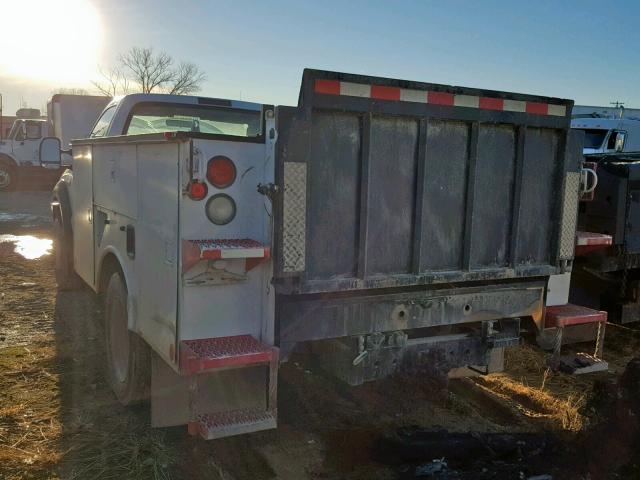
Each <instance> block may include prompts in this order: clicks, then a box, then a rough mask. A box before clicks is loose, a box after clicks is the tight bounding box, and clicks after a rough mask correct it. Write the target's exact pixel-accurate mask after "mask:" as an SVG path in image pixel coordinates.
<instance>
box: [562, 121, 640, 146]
mask: <svg viewBox="0 0 640 480" xmlns="http://www.w3.org/2000/svg"><path fill="white" fill-rule="evenodd" d="M571 128H574V129H577V130H583V131H584V132H585V143H584V154H585V155H591V154H606V153H619V152H637V151H640V118H637V117H622V118H612V117H601V116H593V117H588V116H579V117H574V118H573V119H572V120H571Z"/></svg>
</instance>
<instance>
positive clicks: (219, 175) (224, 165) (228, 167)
mask: <svg viewBox="0 0 640 480" xmlns="http://www.w3.org/2000/svg"><path fill="white" fill-rule="evenodd" d="M207 180H209V183H211V185H213V186H214V187H217V188H227V187H228V186H230V185H231V184H232V183H233V182H235V180H236V166H235V165H234V164H233V162H232V161H231V159H229V158H227V157H225V156H222V155H218V156H217V157H213V158H212V159H211V160H209V163H208V164H207Z"/></svg>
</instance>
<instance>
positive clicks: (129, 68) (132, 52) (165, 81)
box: [92, 47, 206, 96]
mask: <svg viewBox="0 0 640 480" xmlns="http://www.w3.org/2000/svg"><path fill="white" fill-rule="evenodd" d="M100 75H101V76H102V80H100V81H94V82H92V83H93V85H94V87H96V89H98V91H99V92H101V93H103V94H105V95H110V96H115V95H117V94H122V93H129V92H130V91H136V92H142V93H152V92H158V91H160V92H166V93H170V94H174V95H188V94H190V93H194V92H197V91H198V90H200V85H201V84H202V82H204V80H205V79H206V76H205V74H204V72H202V71H201V70H200V68H199V67H198V66H197V65H196V64H195V63H191V62H180V63H179V64H177V65H176V64H175V62H174V60H173V58H172V57H171V56H170V55H169V54H167V53H165V52H157V53H156V52H155V51H154V50H153V49H152V48H140V47H132V48H131V49H129V51H127V52H126V53H124V54H122V55H120V56H119V57H118V65H117V66H116V67H112V68H109V69H106V70H102V69H101V70H100Z"/></svg>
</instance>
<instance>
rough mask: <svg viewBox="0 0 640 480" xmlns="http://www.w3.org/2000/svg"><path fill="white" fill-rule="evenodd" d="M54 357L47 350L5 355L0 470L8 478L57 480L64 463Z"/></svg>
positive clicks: (0, 357) (0, 371)
mask: <svg viewBox="0 0 640 480" xmlns="http://www.w3.org/2000/svg"><path fill="white" fill-rule="evenodd" d="M54 355H55V354H54V350H53V349H52V348H51V347H49V346H48V345H46V344H36V345H32V346H30V347H29V348H27V347H8V348H2V349H0V405H2V408H0V465H2V473H3V475H5V476H6V478H41V477H43V476H46V478H52V475H54V473H53V472H52V468H53V466H54V465H55V464H56V463H57V462H58V461H59V460H60V459H61V457H62V452H60V450H59V443H58V442H59V436H60V433H61V425H60V421H59V398H58V378H57V375H56V373H55V372H53V371H51V370H52V360H53V358H54ZM27 466H28V468H25V467H27Z"/></svg>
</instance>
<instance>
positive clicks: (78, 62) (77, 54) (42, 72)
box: [0, 0, 102, 86]
mask: <svg viewBox="0 0 640 480" xmlns="http://www.w3.org/2000/svg"><path fill="white" fill-rule="evenodd" d="M2 4H3V5H2V17H3V22H2V24H3V26H2V30H3V31H2V35H1V36H0V51H2V55H0V75H6V76H10V77H20V78H27V79H31V80H39V81H48V82H58V83H67V84H69V85H78V84H84V83H87V82H88V81H89V80H91V79H92V78H94V76H95V70H96V65H97V64H98V59H99V55H100V49H101V46H102V25H101V23H100V17H99V15H98V12H97V10H96V9H95V7H94V6H93V5H92V4H91V3H90V2H89V1H88V0H28V1H25V2H17V1H13V2H2ZM60 86H65V85H60Z"/></svg>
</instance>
